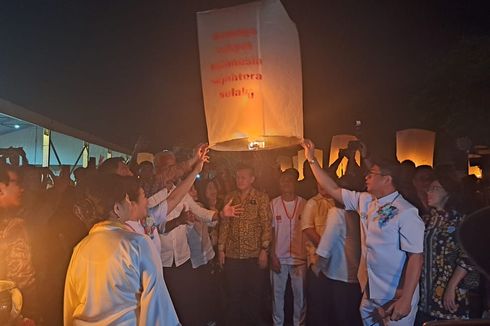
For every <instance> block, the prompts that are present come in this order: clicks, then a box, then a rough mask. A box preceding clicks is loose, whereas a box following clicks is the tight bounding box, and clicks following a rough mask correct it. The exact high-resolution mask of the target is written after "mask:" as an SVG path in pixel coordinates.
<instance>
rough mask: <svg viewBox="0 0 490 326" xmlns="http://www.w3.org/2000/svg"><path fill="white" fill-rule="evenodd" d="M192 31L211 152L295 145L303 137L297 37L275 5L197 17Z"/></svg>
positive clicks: (262, 4) (257, 4)
mask: <svg viewBox="0 0 490 326" xmlns="http://www.w3.org/2000/svg"><path fill="white" fill-rule="evenodd" d="M197 26H198V38H199V55H200V63H201V82H202V91H203V98H204V109H205V115H206V124H207V129H208V138H209V144H210V146H211V148H213V149H216V150H225V151H243V150H257V149H271V148H279V147H284V146H290V145H294V144H298V143H299V142H300V140H301V139H302V138H303V99H302V93H303V91H302V77H301V56H300V47H299V38H298V32H297V30H296V25H295V24H294V23H293V22H292V21H291V19H290V18H289V16H288V14H287V12H286V10H285V9H284V7H283V6H282V4H281V2H280V1H277V0H268V1H264V2H253V3H248V4H244V5H239V6H235V7H229V8H224V9H217V10H210V11H204V12H199V13H197Z"/></svg>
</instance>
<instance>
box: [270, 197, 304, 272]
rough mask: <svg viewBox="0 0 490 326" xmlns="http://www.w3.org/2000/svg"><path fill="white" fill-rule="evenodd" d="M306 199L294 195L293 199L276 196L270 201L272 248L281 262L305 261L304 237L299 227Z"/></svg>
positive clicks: (294, 262) (301, 262)
mask: <svg viewBox="0 0 490 326" xmlns="http://www.w3.org/2000/svg"><path fill="white" fill-rule="evenodd" d="M305 204H306V200H305V199H304V198H302V197H299V196H296V199H295V200H293V201H289V202H287V201H283V200H282V197H281V196H279V197H276V198H274V199H273V200H272V201H271V210H272V228H273V229H274V247H275V248H274V250H275V253H276V256H277V258H279V261H280V262H281V264H286V265H300V264H305V263H306V248H305V239H304V237H303V232H302V229H301V214H302V212H303V209H304V206H305Z"/></svg>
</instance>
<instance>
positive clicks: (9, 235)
mask: <svg viewBox="0 0 490 326" xmlns="http://www.w3.org/2000/svg"><path fill="white" fill-rule="evenodd" d="M0 279H1V280H9V281H14V282H15V284H16V285H17V286H18V287H19V288H20V289H25V288H27V287H28V286H30V285H32V284H33V283H34V281H35V272H34V267H33V265H32V255H31V244H30V242H29V237H28V234H27V231H26V229H25V226H24V220H23V219H20V218H4V217H0Z"/></svg>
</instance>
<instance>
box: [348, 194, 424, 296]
mask: <svg viewBox="0 0 490 326" xmlns="http://www.w3.org/2000/svg"><path fill="white" fill-rule="evenodd" d="M342 199H343V201H344V205H345V209H346V210H355V211H357V212H358V213H359V216H360V221H361V224H360V225H361V262H360V265H359V273H358V277H359V283H360V285H361V289H362V290H363V291H364V290H366V285H367V284H369V291H368V293H369V298H370V299H393V298H394V297H395V292H396V289H397V288H399V287H401V286H402V285H403V284H400V283H401V276H402V274H403V271H404V268H405V261H406V260H407V253H422V252H423V250H424V229H425V227H424V222H423V221H422V219H421V218H420V217H419V215H418V210H417V209H416V208H415V207H414V206H413V205H412V204H410V203H409V202H408V201H406V200H405V199H404V198H403V197H402V196H401V195H400V194H399V193H398V192H397V191H395V192H394V193H391V194H389V195H387V196H385V197H383V198H379V199H376V198H374V197H373V196H372V195H371V194H369V193H367V192H355V191H349V190H346V189H342ZM385 204H391V205H392V206H394V207H396V208H397V212H396V214H395V215H394V216H393V218H391V219H389V220H387V222H386V223H384V224H382V223H380V218H379V216H378V212H377V211H378V209H379V208H380V207H382V206H383V205H385Z"/></svg>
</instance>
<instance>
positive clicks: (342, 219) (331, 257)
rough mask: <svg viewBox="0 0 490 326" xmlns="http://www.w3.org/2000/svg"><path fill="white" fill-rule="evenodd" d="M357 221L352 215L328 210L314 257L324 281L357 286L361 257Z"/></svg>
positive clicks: (332, 209) (333, 208)
mask: <svg viewBox="0 0 490 326" xmlns="http://www.w3.org/2000/svg"><path fill="white" fill-rule="evenodd" d="M359 232H360V231H359V218H358V216H357V213H356V212H352V211H351V212H346V211H345V210H344V209H340V208H337V207H332V208H330V209H329V210H328V217H327V225H326V226H325V231H324V232H323V234H322V237H321V239H320V243H319V244H318V248H317V250H316V253H317V254H318V256H320V257H319V260H318V265H319V267H320V270H321V271H322V272H323V274H325V276H326V277H328V278H330V279H332V280H337V281H342V282H348V283H357V282H358V280H357V272H358V269H359V259H360V256H361V252H360V251H361V248H360V247H361V244H360V235H359Z"/></svg>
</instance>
